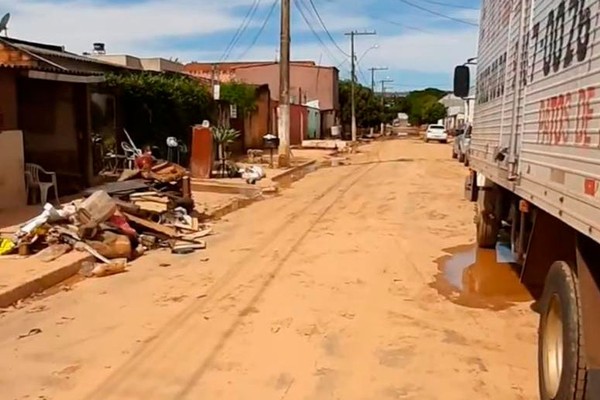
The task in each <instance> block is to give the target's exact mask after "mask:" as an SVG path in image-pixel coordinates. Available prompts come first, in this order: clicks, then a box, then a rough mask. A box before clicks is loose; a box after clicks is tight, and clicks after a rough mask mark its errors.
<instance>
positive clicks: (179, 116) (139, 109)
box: [105, 73, 215, 148]
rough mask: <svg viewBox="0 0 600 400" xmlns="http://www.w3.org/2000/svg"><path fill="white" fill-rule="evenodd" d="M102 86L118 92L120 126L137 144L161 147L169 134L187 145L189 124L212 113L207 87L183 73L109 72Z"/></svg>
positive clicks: (199, 120)
mask: <svg viewBox="0 0 600 400" xmlns="http://www.w3.org/2000/svg"><path fill="white" fill-rule="evenodd" d="M105 85H106V87H108V88H109V89H110V90H111V91H113V92H115V93H116V94H117V96H118V104H119V105H120V108H121V110H122V112H123V118H124V121H123V126H124V127H125V128H126V129H127V131H128V132H129V133H130V134H131V135H132V137H133V140H134V141H135V142H136V144H137V145H138V146H140V147H141V146H144V145H156V146H159V147H161V148H163V147H164V144H165V141H166V138H167V137H169V136H174V137H176V138H177V139H179V140H180V141H182V142H183V143H186V144H188V146H189V142H190V138H191V127H192V126H193V125H195V124H198V123H201V122H202V121H203V120H206V119H208V120H210V119H212V118H211V117H212V116H213V115H214V111H215V102H214V101H213V99H212V96H211V95H210V93H209V91H208V89H207V88H205V87H203V86H202V85H201V84H200V83H199V82H198V81H197V80H195V79H193V78H190V77H186V76H183V75H171V74H157V73H125V74H109V75H107V77H106V83H105Z"/></svg>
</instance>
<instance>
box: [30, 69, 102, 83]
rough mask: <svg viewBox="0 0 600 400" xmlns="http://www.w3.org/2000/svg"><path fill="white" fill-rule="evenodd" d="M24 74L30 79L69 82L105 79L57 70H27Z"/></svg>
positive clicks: (96, 81)
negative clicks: (62, 72)
mask: <svg viewBox="0 0 600 400" xmlns="http://www.w3.org/2000/svg"><path fill="white" fill-rule="evenodd" d="M24 75H25V76H26V77H28V78H30V79H43V80H47V81H58V82H70V83H102V82H104V81H105V80H106V78H105V77H104V76H99V75H70V74H61V73H58V72H45V71H27V72H26V73H24Z"/></svg>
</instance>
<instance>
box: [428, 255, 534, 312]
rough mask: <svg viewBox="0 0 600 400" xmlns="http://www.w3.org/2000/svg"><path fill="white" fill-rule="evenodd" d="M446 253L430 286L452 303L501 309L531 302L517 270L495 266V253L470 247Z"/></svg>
mask: <svg viewBox="0 0 600 400" xmlns="http://www.w3.org/2000/svg"><path fill="white" fill-rule="evenodd" d="M446 251H447V252H448V253H450V254H449V255H448V256H444V257H441V258H440V259H439V260H438V265H439V273H438V274H437V275H436V278H435V281H434V282H432V283H431V285H430V286H431V287H432V288H434V289H436V290H437V291H438V292H439V293H440V294H441V295H443V296H444V297H446V298H448V299H449V300H450V301H452V302H453V303H456V304H459V305H462V306H465V307H471V308H487V309H491V310H504V309H507V308H509V307H511V306H513V305H515V304H516V303H525V302H530V301H533V297H532V296H531V294H530V293H529V291H528V290H527V288H525V286H523V284H521V282H520V280H519V272H518V271H519V270H518V268H517V267H516V266H513V265H511V264H501V263H497V262H496V251H495V250H483V249H479V248H477V247H476V246H475V245H472V246H461V247H457V248H453V249H448V250H446Z"/></svg>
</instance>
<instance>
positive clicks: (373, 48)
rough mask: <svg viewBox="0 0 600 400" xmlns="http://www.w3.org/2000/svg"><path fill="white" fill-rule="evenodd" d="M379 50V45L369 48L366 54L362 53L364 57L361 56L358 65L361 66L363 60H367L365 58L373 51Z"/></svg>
mask: <svg viewBox="0 0 600 400" xmlns="http://www.w3.org/2000/svg"><path fill="white" fill-rule="evenodd" d="M378 48H379V45H378V44H374V45H373V46H371V47H369V48H368V49H367V50H365V52H364V53H362V56H360V58H359V59H358V64H360V62H361V61H362V60H363V58H365V56H366V55H367V54H368V53H369V52H370V51H371V50H377V49H378Z"/></svg>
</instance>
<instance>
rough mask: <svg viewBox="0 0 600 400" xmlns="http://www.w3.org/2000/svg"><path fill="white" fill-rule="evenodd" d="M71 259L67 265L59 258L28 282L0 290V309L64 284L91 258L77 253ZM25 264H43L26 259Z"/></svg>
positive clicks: (29, 278) (28, 279)
mask: <svg viewBox="0 0 600 400" xmlns="http://www.w3.org/2000/svg"><path fill="white" fill-rule="evenodd" d="M63 257H64V256H63ZM67 257H68V255H67ZM69 258H70V259H69V260H68V261H66V260H65V263H61V262H60V258H59V259H58V260H56V261H54V262H52V263H49V264H48V269H47V270H45V271H39V272H37V273H34V274H33V276H31V277H28V278H27V280H25V281H23V282H20V283H18V284H17V285H16V286H13V287H11V288H3V289H0V308H5V307H9V306H11V305H13V304H15V303H16V302H18V301H19V300H23V299H26V298H28V297H30V296H31V295H33V294H36V293H40V292H43V291H44V290H47V289H49V288H51V287H53V286H56V285H58V284H60V283H61V282H64V281H65V280H67V279H69V278H70V277H72V276H74V275H75V274H77V273H78V272H79V270H80V268H81V264H82V263H83V262H84V261H86V260H90V259H91V256H90V255H89V254H86V253H79V252H77V255H71V256H70V257H69ZM23 262H24V263H26V262H39V263H42V261H39V260H36V261H31V260H27V259H24V260H23ZM52 264H54V265H52ZM15 268H17V266H15Z"/></svg>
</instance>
